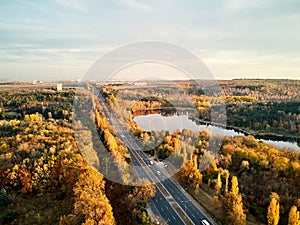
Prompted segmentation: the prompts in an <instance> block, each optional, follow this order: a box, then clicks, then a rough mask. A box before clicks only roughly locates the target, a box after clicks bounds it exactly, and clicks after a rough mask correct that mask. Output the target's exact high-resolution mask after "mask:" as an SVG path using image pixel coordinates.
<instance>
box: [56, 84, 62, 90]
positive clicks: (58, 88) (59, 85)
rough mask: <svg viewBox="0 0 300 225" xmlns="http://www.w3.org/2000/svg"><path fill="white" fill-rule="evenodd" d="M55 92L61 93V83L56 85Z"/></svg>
mask: <svg viewBox="0 0 300 225" xmlns="http://www.w3.org/2000/svg"><path fill="white" fill-rule="evenodd" d="M56 91H62V83H57V84H56Z"/></svg>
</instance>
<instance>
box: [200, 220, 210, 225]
mask: <svg viewBox="0 0 300 225" xmlns="http://www.w3.org/2000/svg"><path fill="white" fill-rule="evenodd" d="M201 224H202V225H210V224H209V222H208V221H207V220H205V219H204V220H201Z"/></svg>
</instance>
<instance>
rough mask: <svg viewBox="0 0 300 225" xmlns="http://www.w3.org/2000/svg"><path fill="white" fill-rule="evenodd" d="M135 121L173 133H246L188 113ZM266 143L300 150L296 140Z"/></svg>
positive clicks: (150, 128) (148, 117) (136, 117)
mask: <svg viewBox="0 0 300 225" xmlns="http://www.w3.org/2000/svg"><path fill="white" fill-rule="evenodd" d="M133 120H134V121H135V122H137V124H138V125H139V127H140V128H142V129H144V130H146V131H151V130H154V131H155V130H156V131H159V130H164V131H169V132H170V133H173V132H174V131H175V130H178V129H179V130H182V129H189V130H191V131H194V132H195V131H199V130H204V129H207V130H209V131H210V133H211V134H212V135H220V136H230V137H234V136H236V135H244V134H243V133H240V132H237V131H235V130H231V129H224V128H220V127H216V126H212V125H198V124H196V122H195V121H193V120H191V119H189V118H188V115H176V114H175V115H172V116H162V115H161V114H149V115H141V116H135V117H134V118H133ZM258 140H262V141H264V142H265V143H266V144H273V145H274V146H275V147H277V148H278V149H283V148H290V149H293V150H297V151H300V147H299V146H298V145H297V143H296V142H288V141H273V140H264V139H258Z"/></svg>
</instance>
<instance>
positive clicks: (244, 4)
mask: <svg viewBox="0 0 300 225" xmlns="http://www.w3.org/2000/svg"><path fill="white" fill-rule="evenodd" d="M261 4H262V1H261V0H251V1H249V0H226V1H225V8H226V9H228V10H230V11H237V10H241V9H247V8H252V7H258V6H260V5H261Z"/></svg>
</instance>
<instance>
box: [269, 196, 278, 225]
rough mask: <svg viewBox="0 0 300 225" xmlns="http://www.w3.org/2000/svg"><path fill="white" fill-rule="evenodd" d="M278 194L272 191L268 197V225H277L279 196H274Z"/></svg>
mask: <svg viewBox="0 0 300 225" xmlns="http://www.w3.org/2000/svg"><path fill="white" fill-rule="evenodd" d="M276 196H278V194H276V193H272V194H271V196H270V198H271V202H270V205H269V207H268V215H267V219H268V225H278V222H279V202H278V201H279V198H278V197H276Z"/></svg>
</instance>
